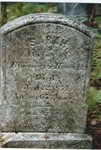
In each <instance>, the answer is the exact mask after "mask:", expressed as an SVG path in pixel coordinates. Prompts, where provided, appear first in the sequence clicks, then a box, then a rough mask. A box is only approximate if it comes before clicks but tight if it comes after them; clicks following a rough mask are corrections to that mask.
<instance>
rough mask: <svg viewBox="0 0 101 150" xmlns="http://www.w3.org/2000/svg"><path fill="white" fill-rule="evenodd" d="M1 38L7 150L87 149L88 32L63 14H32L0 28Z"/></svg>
mask: <svg viewBox="0 0 101 150" xmlns="http://www.w3.org/2000/svg"><path fill="white" fill-rule="evenodd" d="M0 35H1V58H2V59H1V99H0V103H1V105H0V131H2V135H6V134H8V135H9V137H11V139H10V142H8V143H7V144H6V145H5V147H33V148H91V143H92V140H91V138H90V137H89V136H88V135H86V134H84V133H85V127H86V116H87V115H86V114H87V104H86V100H87V91H88V85H89V78H90V68H91V57H92V47H93V34H92V33H91V32H90V31H89V29H88V28H87V27H85V26H84V25H81V24H80V23H78V22H76V21H74V20H71V19H68V18H66V17H65V16H61V15H54V14H34V15H33V14H31V15H27V16H23V17H20V18H18V19H15V20H14V21H11V22H10V23H8V24H6V25H4V26H3V27H2V28H1V30H0ZM5 132H6V133H5Z"/></svg>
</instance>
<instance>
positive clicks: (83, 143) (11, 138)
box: [1, 132, 92, 149]
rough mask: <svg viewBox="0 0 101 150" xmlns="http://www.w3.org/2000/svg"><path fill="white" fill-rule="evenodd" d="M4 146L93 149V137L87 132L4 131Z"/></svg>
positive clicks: (2, 134)
mask: <svg viewBox="0 0 101 150" xmlns="http://www.w3.org/2000/svg"><path fill="white" fill-rule="evenodd" d="M1 138H2V147H4V148H47V149H49V148H52V149H55V148H58V149H59V148H61V149H91V148H92V139H91V137H90V136H88V135H86V134H77V133H29V132H26V133H25V132H24V133H21V132H20V133H14V132H10V133H9V132H8V133H7V132H6V133H4V132H2V133H1Z"/></svg>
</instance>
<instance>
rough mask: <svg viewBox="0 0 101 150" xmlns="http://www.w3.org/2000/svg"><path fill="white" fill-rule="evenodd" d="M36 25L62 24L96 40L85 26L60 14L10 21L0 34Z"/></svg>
mask: <svg viewBox="0 0 101 150" xmlns="http://www.w3.org/2000/svg"><path fill="white" fill-rule="evenodd" d="M36 23H55V24H62V25H65V26H69V27H71V28H74V29H76V30H78V31H80V32H82V33H83V34H85V35H86V36H88V37H90V38H94V34H93V33H92V32H91V31H90V29H89V28H88V27H87V26H85V25H84V24H82V23H80V22H78V21H75V20H73V19H71V18H68V17H67V16H64V15H59V14H49V13H48V14H45V13H42V14H41V13H40V14H29V15H25V16H22V17H19V18H17V19H14V20H13V21H10V22H9V23H7V24H5V25H4V26H2V27H1V29H0V32H1V34H4V35H5V34H8V33H10V32H12V31H14V30H16V29H18V28H21V27H22V26H26V25H29V24H36Z"/></svg>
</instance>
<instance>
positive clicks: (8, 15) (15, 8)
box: [0, 2, 101, 148]
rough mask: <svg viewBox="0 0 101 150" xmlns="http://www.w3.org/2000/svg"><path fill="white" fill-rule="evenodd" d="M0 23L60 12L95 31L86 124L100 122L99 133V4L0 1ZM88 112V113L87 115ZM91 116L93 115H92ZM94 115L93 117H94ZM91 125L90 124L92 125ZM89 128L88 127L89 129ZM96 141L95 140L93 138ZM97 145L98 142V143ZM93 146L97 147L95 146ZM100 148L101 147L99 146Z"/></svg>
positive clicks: (100, 12)
mask: <svg viewBox="0 0 101 150" xmlns="http://www.w3.org/2000/svg"><path fill="white" fill-rule="evenodd" d="M0 7H1V12H0V25H1V26H2V25H3V24H5V23H6V22H9V21H10V20H12V19H15V18H17V17H20V16H22V15H26V14H29V13H44V12H48V13H60V14H65V15H67V16H69V17H73V18H74V19H77V20H78V21H80V22H82V23H85V24H86V25H87V26H89V27H90V28H91V30H92V31H93V32H94V33H95V49H94V54H93V64H92V70H91V82H90V88H89V96H88V105H89V111H88V126H89V124H90V125H92V119H93V125H94V121H95V125H98V124H97V123H98V122H99V123H100V125H99V126H100V135H101V4H83V5H82V4H79V3H74V4H69V3H62V4H61V3H35V2H33V3H30V2H23V3H22V2H2V3H0ZM89 114H90V115H89ZM92 116H93V117H92ZM94 116H95V117H94ZM93 125H92V126H93ZM89 130H90V129H89ZM100 138H101V137H100ZM95 141H96V140H95ZM98 145H99V144H98ZM95 148H99V147H96V146H95ZM100 148H101V147H100Z"/></svg>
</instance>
